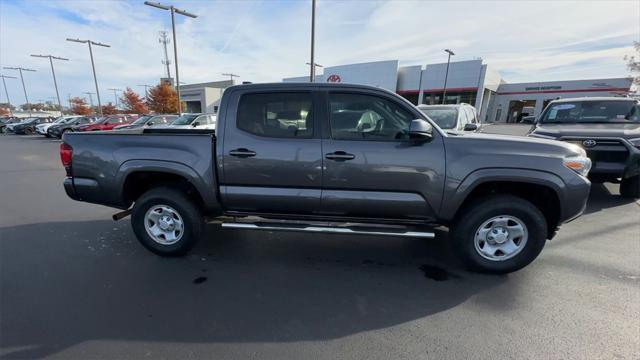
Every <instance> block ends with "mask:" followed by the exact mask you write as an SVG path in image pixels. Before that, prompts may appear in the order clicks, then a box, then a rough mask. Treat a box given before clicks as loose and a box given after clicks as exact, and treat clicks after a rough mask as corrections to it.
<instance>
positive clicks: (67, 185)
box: [62, 177, 80, 200]
mask: <svg viewBox="0 0 640 360" xmlns="http://www.w3.org/2000/svg"><path fill="white" fill-rule="evenodd" d="M62 185H63V186H64V191H65V192H66V193H67V196H68V197H70V198H72V199H73V200H80V198H78V195H77V194H76V190H75V188H74V187H73V178H70V177H66V178H65V179H64V181H63V182H62Z"/></svg>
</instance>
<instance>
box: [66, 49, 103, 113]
mask: <svg viewBox="0 0 640 360" xmlns="http://www.w3.org/2000/svg"><path fill="white" fill-rule="evenodd" d="M67 41H73V42H77V43H81V44H88V45H89V56H90V57H91V69H93V81H94V82H95V83H96V95H97V96H98V113H99V114H100V115H102V104H101V103H100V90H99V89H98V78H97V77H96V66H95V63H94V62H93V50H92V49H91V45H95V46H102V47H111V45H107V44H102V43H99V42H95V41H92V40H80V39H69V38H67Z"/></svg>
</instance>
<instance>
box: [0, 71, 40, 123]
mask: <svg viewBox="0 0 640 360" xmlns="http://www.w3.org/2000/svg"><path fill="white" fill-rule="evenodd" d="M5 69H8V70H18V71H19V72H20V80H21V81H22V90H24V99H25V100H26V101H27V106H29V116H31V106H30V105H31V104H29V97H28V96H27V87H26V86H24V77H23V76H22V72H23V71H32V72H35V70H33V69H25V68H23V67H5Z"/></svg>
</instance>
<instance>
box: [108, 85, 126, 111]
mask: <svg viewBox="0 0 640 360" xmlns="http://www.w3.org/2000/svg"><path fill="white" fill-rule="evenodd" d="M107 90H111V91H113V97H114V98H115V99H116V109H118V94H117V92H118V91H122V89H107Z"/></svg>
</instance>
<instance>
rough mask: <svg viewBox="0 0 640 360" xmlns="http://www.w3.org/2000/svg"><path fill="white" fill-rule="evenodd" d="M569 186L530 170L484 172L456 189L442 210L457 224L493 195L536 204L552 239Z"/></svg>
mask: <svg viewBox="0 0 640 360" xmlns="http://www.w3.org/2000/svg"><path fill="white" fill-rule="evenodd" d="M565 192H566V185H565V183H564V182H563V181H562V179H561V178H559V177H558V176H556V175H554V174H552V173H548V172H543V171H537V170H528V169H504V168H500V169H482V170H478V171H476V172H474V173H471V174H469V176H467V177H466V178H465V179H464V180H463V181H461V182H460V183H459V185H458V186H457V188H454V190H453V191H452V195H451V196H450V197H449V199H448V200H446V199H445V201H444V202H443V207H442V208H441V216H442V217H443V219H445V220H446V221H453V220H455V219H456V217H457V216H458V215H459V214H460V213H461V212H462V209H464V208H465V207H466V206H467V205H468V204H470V203H472V202H474V201H476V200H478V199H480V198H482V197H484V196H488V195H491V194H510V195H514V196H518V197H520V198H523V199H525V200H527V201H529V202H531V203H532V204H534V205H535V206H536V207H537V208H538V209H540V211H541V212H542V213H543V215H544V216H545V219H546V221H547V229H548V237H549V238H551V237H553V235H554V234H555V231H556V229H557V227H558V225H559V224H560V222H561V219H563V213H562V211H563V208H562V201H563V199H564V198H565Z"/></svg>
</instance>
